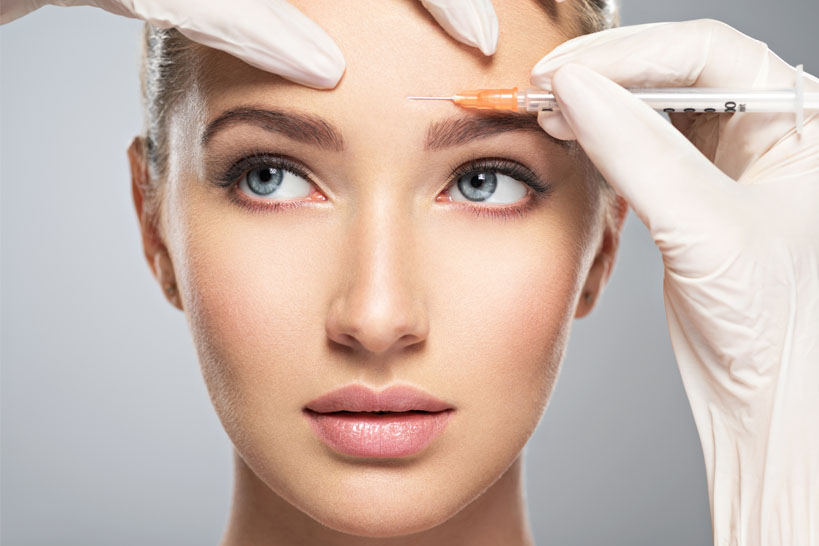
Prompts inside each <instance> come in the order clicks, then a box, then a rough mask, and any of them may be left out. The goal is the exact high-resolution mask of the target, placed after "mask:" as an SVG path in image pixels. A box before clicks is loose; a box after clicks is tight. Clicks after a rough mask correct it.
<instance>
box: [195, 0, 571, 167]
mask: <svg viewBox="0 0 819 546" xmlns="http://www.w3.org/2000/svg"><path fill="white" fill-rule="evenodd" d="M292 3H293V4H294V5H295V6H296V7H297V8H299V9H300V10H301V11H302V13H304V14H305V15H307V16H308V17H310V18H311V19H313V20H314V21H315V22H316V23H318V24H319V25H320V26H321V27H322V28H323V29H325V30H326V31H327V32H328V34H329V35H330V36H331V37H332V38H333V40H335V42H336V43H337V44H338V46H339V47H340V48H341V51H342V53H343V54H344V57H345V59H346V62H347V69H346V72H345V74H344V76H343V77H342V79H341V81H340V83H339V85H338V86H337V87H336V88H335V89H333V90H329V91H328V90H314V89H310V88H307V87H304V86H301V85H297V84H294V83H292V82H289V81H287V80H284V79H283V78H280V77H278V76H275V75H272V74H268V73H266V72H263V71H261V70H257V69H255V68H253V67H251V66H249V65H247V64H245V63H242V62H241V61H239V60H237V59H235V58H234V57H231V56H229V55H227V54H224V53H222V52H218V51H215V50H209V51H208V53H207V59H206V60H205V65H204V66H205V67H206V68H205V70H203V78H202V89H203V90H204V92H205V96H206V97H207V107H206V118H207V120H211V119H213V118H214V117H216V116H218V115H219V114H220V113H221V112H223V111H224V110H226V109H228V108H232V107H236V106H237V105H240V104H254V105H276V106H279V107H285V108H286V107H288V106H293V107H297V108H298V109H300V110H302V111H307V112H312V113H315V114H317V115H321V116H322V117H326V118H327V119H328V120H329V121H331V122H332V123H333V124H334V125H336V126H337V127H339V129H341V131H342V132H343V133H344V134H343V138H344V141H345V144H349V145H350V150H351V151H352V152H355V151H359V152H361V151H371V150H372V144H371V143H372V142H377V143H378V146H379V147H380V148H381V149H384V148H393V149H397V150H400V151H402V152H403V153H406V150H407V146H408V144H411V143H413V144H417V146H416V147H418V148H420V143H421V142H422V139H423V137H424V136H425V131H426V127H427V125H428V124H429V122H430V121H432V120H438V119H441V118H443V117H447V116H451V115H454V114H458V113H461V112H462V110H461V109H460V108H459V107H457V106H455V105H454V104H452V103H450V102H446V101H441V102H437V101H435V102H433V101H411V100H408V99H406V97H407V96H409V95H435V96H448V95H452V94H453V93H455V92H457V91H459V90H463V89H474V88H484V87H512V86H518V88H519V89H525V88H526V87H529V86H530V84H529V73H530V71H531V69H532V67H533V66H534V65H535V63H537V61H538V60H539V59H540V58H541V57H542V56H543V55H545V54H546V53H548V52H549V51H550V50H551V49H552V48H554V47H555V46H556V45H557V44H559V43H561V42H562V41H565V40H566V39H567V38H568V35H567V34H566V33H565V32H564V31H563V30H561V29H560V28H559V27H558V26H556V25H555V23H554V22H553V21H552V20H551V19H550V17H549V16H548V15H547V13H546V11H545V10H544V9H543V8H542V7H540V6H539V5H538V3H537V2H535V1H528V0H522V1H521V0H518V1H496V2H493V4H494V6H495V10H496V12H497V15H498V20H499V25H500V32H499V41H498V49H497V52H496V53H495V54H494V55H493V56H491V57H486V56H484V55H483V54H482V53H480V51H479V50H478V49H476V48H473V47H470V46H467V45H464V44H461V43H460V42H457V41H456V40H455V39H454V38H452V37H450V36H449V35H448V34H447V33H446V32H445V31H444V30H443V29H442V28H441V27H440V26H439V25H438V24H437V23H436V22H435V20H434V19H433V18H432V16H431V15H429V13H428V12H427V11H426V10H425V9H424V8H423V7H422V6H421V5H420V3H419V2H417V1H401V2H398V1H388V2H385V1H383V0H368V1H364V2H357V3H356V9H355V10H352V9H349V7H348V6H347V5H346V3H344V2H332V1H326V0H297V1H295V2H292ZM566 11H568V10H565V9H563V10H558V18H560V17H561V15H562V17H563V18H564V19H565V18H566V17H568V15H567V14H566V13H565V12H566ZM558 20H560V19H558ZM353 129H355V131H353Z"/></svg>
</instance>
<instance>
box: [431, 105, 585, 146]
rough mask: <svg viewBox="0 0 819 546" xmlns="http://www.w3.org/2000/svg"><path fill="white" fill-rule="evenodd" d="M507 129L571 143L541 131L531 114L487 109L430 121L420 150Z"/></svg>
mask: <svg viewBox="0 0 819 546" xmlns="http://www.w3.org/2000/svg"><path fill="white" fill-rule="evenodd" d="M508 131H530V132H534V133H536V134H538V135H539V136H543V137H544V138H545V139H546V140H548V141H550V142H552V143H553V144H557V145H559V146H562V147H564V148H567V147H570V145H571V143H570V141H565V140H558V139H556V138H554V137H553V136H552V135H550V134H549V133H547V132H546V131H544V130H543V129H542V128H541V127H540V125H538V122H537V116H536V115H534V114H531V113H528V114H527V113H523V112H511V111H492V110H490V111H482V112H481V111H479V112H476V113H474V114H472V115H456V116H452V117H450V118H446V119H443V120H441V121H435V122H433V123H431V124H430V126H429V128H428V129H427V138H426V142H425V144H424V150H427V151H431V150H441V149H444V148H449V147H452V146H458V145H460V144H466V143H468V142H471V141H473V140H476V139H479V138H486V137H489V136H492V135H496V134H499V133H505V132H508Z"/></svg>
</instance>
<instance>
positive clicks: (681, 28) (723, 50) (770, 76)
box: [531, 19, 819, 89]
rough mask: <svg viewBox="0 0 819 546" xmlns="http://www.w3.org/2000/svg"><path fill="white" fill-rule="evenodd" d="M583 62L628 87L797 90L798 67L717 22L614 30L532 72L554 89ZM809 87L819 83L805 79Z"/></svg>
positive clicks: (585, 39)
mask: <svg viewBox="0 0 819 546" xmlns="http://www.w3.org/2000/svg"><path fill="white" fill-rule="evenodd" d="M567 62H572V63H578V64H583V65H585V66H587V67H589V68H592V69H594V70H595V71H596V72H598V73H600V74H602V75H604V76H606V77H607V78H609V79H611V80H613V81H616V82H617V83H619V84H620V85H622V86H624V87H678V86H679V87H687V86H699V87H726V88H727V87H734V88H754V87H758V88H759V87H793V84H794V72H795V69H794V68H793V67H792V66H790V65H789V64H787V63H786V62H784V61H783V60H782V59H781V58H779V57H778V56H777V55H776V54H775V53H773V52H772V51H770V50H769V49H768V47H767V45H766V44H765V43H764V42H760V41H759V40H755V39H754V38H751V37H750V36H747V35H745V34H743V33H741V32H739V31H738V30H736V29H734V28H733V27H731V26H729V25H727V24H725V23H722V22H720V21H716V20H713V19H697V20H693V21H683V22H673V23H649V24H645V25H633V26H626V27H620V28H614V29H609V30H604V31H601V32H596V33H594V34H588V35H585V36H580V37H577V38H574V39H572V40H569V41H567V42H564V43H562V44H561V45H559V46H558V47H556V48H555V49H554V50H552V51H551V52H550V53H549V54H548V55H546V56H545V57H543V58H542V59H541V60H540V61H539V62H538V63H537V64H536V65H535V67H534V68H533V69H532V73H531V81H532V84H533V85H536V86H538V87H542V88H545V89H549V88H551V77H552V75H553V74H554V71H555V70H556V69H557V68H558V67H559V66H561V65H562V64H565V63H567ZM805 86H806V89H808V87H809V86H814V87H816V88H817V89H819V79H817V78H815V77H813V76H810V75H805Z"/></svg>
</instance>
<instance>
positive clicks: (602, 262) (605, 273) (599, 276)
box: [574, 195, 628, 318]
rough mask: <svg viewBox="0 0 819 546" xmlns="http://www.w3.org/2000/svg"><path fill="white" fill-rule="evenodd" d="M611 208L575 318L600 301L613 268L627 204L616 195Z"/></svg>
mask: <svg viewBox="0 0 819 546" xmlns="http://www.w3.org/2000/svg"><path fill="white" fill-rule="evenodd" d="M611 206H612V207H613V208H614V210H613V211H611V212H609V211H607V214H612V213H613V219H612V220H608V219H607V220H606V221H604V223H605V226H604V229H603V236H602V237H601V239H600V243H599V245H598V248H597V254H596V255H595V256H594V261H593V262H592V265H591V268H590V269H589V274H588V276H587V277H586V282H585V283H584V285H583V289H582V290H581V291H580V295H579V296H580V297H579V298H578V301H577V308H576V309H575V314H574V316H575V318H582V317H585V316H586V315H588V314H589V313H590V312H591V310H592V308H594V304H595V302H596V301H597V300H598V299H600V294H601V293H602V292H603V287H604V286H605V285H606V282H607V281H608V279H609V276H610V275H611V271H612V269H613V268H614V258H615V257H616V256H617V248H618V247H619V245H620V232H621V231H622V229H623V223H624V222H625V220H626V213H627V212H628V203H627V202H626V200H625V199H623V198H622V197H620V196H619V195H617V196H616V197H615V201H614V203H613V204H612V205H611Z"/></svg>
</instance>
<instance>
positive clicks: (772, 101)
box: [518, 87, 819, 112]
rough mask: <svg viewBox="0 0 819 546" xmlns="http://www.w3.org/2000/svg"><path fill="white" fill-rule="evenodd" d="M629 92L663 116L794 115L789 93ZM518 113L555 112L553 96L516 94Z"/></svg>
mask: <svg viewBox="0 0 819 546" xmlns="http://www.w3.org/2000/svg"><path fill="white" fill-rule="evenodd" d="M629 91H630V92H631V93H632V94H633V95H634V96H635V97H637V98H639V99H641V100H642V101H643V102H645V103H646V104H647V105H649V106H650V107H651V108H654V109H655V110H659V111H664V112H794V111H796V109H797V106H796V92H795V90H793V89H769V90H765V89H760V90H750V91H741V90H736V89H715V88H708V89H702V88H696V87H682V88H654V89H637V88H629ZM816 95H817V94H816V93H805V94H804V98H803V101H804V104H803V108H804V109H805V110H813V109H817V108H819V97H817V96H816ZM518 106H519V109H521V110H524V111H527V112H539V111H541V110H549V109H552V110H559V109H560V106H559V105H558V103H557V101H556V100H555V98H554V95H552V94H551V93H549V92H548V91H544V90H543V89H534V88H530V89H527V90H526V92H524V93H519V94H518Z"/></svg>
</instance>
